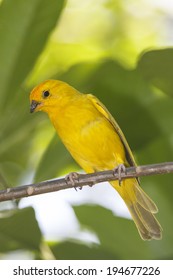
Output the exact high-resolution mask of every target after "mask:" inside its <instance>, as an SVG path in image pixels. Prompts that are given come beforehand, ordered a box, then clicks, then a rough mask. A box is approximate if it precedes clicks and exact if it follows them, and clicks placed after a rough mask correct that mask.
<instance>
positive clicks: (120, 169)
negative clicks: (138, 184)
mask: <svg viewBox="0 0 173 280" xmlns="http://www.w3.org/2000/svg"><path fill="white" fill-rule="evenodd" d="M125 173H126V167H125V165H124V164H119V165H118V166H117V167H115V168H114V169H113V175H114V176H115V175H117V174H118V182H119V186H121V181H122V178H121V175H122V174H125Z"/></svg>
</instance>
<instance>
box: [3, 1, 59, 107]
mask: <svg viewBox="0 0 173 280" xmlns="http://www.w3.org/2000/svg"><path fill="white" fill-rule="evenodd" d="M63 4H64V1H63V0H59V1H57V0H51V1H47V0H25V1H23V0H16V1H13V0H4V1H3V2H2V4H1V6H0V26H1V28H0V42H1V44H0V61H1V69H3V71H1V75H0V92H1V102H0V106H1V108H3V107H4V106H5V104H7V100H9V99H10V97H11V96H13V95H14V93H16V91H17V90H18V88H19V86H20V84H21V83H22V82H23V81H24V79H25V78H26V76H27V75H28V74H29V72H30V71H31V69H32V67H33V65H34V63H35V61H36V59H37V57H38V55H39V54H40V52H41V51H42V49H43V47H44V45H45V43H46V40H47V38H48V36H49V34H50V32H51V30H52V29H53V28H54V27H55V25H56V23H57V19H58V17H59V15H60V12H61V10H62V7H63Z"/></svg>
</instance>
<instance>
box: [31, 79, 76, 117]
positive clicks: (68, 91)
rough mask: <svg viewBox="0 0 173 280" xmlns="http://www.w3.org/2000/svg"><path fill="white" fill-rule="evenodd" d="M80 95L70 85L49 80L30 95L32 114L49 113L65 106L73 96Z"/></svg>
mask: <svg viewBox="0 0 173 280" xmlns="http://www.w3.org/2000/svg"><path fill="white" fill-rule="evenodd" d="M76 93H79V92H78V91H77V90H75V89H74V88H73V87H71V86H70V85H68V84H66V83H65V82H62V81H58V80H48V81H45V82H43V83H41V84H40V85H38V86H36V87H35V88H34V89H33V90H32V91H31V93H30V112H31V113H33V112H37V111H44V112H46V113H49V112H50V111H52V110H53V108H56V109H57V108H59V107H60V106H63V104H65V103H66V102H68V100H70V98H72V96H74V95H75V94H76Z"/></svg>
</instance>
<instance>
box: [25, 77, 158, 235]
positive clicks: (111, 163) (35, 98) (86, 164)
mask: <svg viewBox="0 0 173 280" xmlns="http://www.w3.org/2000/svg"><path fill="white" fill-rule="evenodd" d="M30 111H31V112H37V111H44V112H46V113H47V114H48V116H49V118H50V120H51V122H52V124H53V125H54V127H55V129H56V131H57V133H58V135H59V137H60V138H61V140H62V142H63V143H64V145H65V146H66V148H67V150H68V151H69V152H70V154H71V155H72V157H73V158H74V159H75V160H76V162H77V163H78V164H79V165H80V166H81V167H82V169H84V170H85V172H87V173H92V172H96V171H103V170H109V169H114V168H118V171H121V168H122V166H126V167H128V166H136V163H135V159H134V157H133V154H132V152H131V150H130V148H129V145H128V143H127V141H126V139H125V137H124V134H123V132H122V131H121V129H120V127H119V126H118V124H117V123H116V121H115V120H114V118H113V117H112V116H111V114H110V113H109V112H108V110H107V109H106V107H105V106H104V105H103V104H102V103H101V102H100V101H99V100H98V99H97V98H96V97H95V96H93V95H91V94H82V93H80V92H79V91H78V90H76V89H74V88H73V87H71V86H70V85H68V84H67V83H65V82H62V81H58V80H48V81H45V82H43V83H41V84H40V85H38V86H37V87H35V88H34V89H33V90H32V92H31V94H30ZM110 184H111V185H112V186H113V187H114V189H116V190H117V191H118V193H119V194H120V196H121V197H122V199H123V200H124V202H125V204H126V205H127V208H128V209H129V211H130V214H131V216H132V218H133V220H134V222H135V224H136V226H137V229H138V231H139V234H140V236H141V238H142V239H144V240H151V239H161V237H162V228H161V226H160V224H159V222H158V221H157V219H156V218H155V216H154V214H155V213H157V211H158V209H157V206H156V205H155V203H154V202H153V201H152V200H151V198H149V196H148V195H147V194H146V193H145V192H144V191H143V190H142V189H141V187H140V185H139V181H138V179H137V178H130V179H125V180H123V181H122V182H121V184H120V182H119V181H111V182H110Z"/></svg>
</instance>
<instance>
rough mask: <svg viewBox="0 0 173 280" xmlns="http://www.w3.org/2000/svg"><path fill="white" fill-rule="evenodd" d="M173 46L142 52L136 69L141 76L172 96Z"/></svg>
mask: <svg viewBox="0 0 173 280" xmlns="http://www.w3.org/2000/svg"><path fill="white" fill-rule="evenodd" d="M172 57H173V48H169V49H162V50H152V51H148V52H146V53H144V54H143V55H142V56H141V58H140V60H139V62H138V66H137V69H138V70H139V71H140V72H141V74H142V75H143V77H144V78H145V79H146V80H147V81H149V82H150V83H152V84H153V85H154V86H156V87H158V88H159V89H161V90H162V91H163V92H165V93H166V94H168V95H170V96H173V79H172V73H173V63H172Z"/></svg>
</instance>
